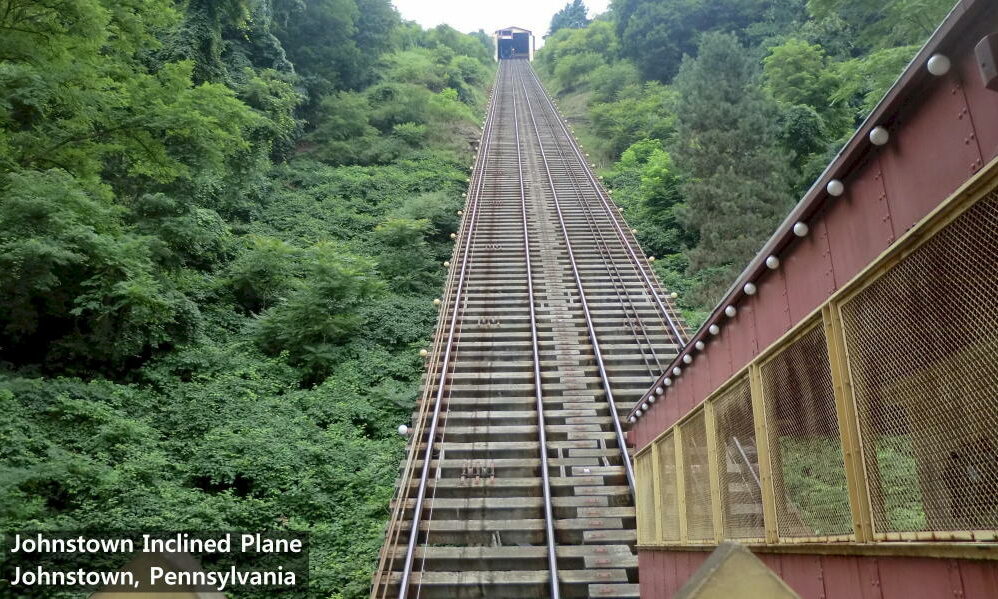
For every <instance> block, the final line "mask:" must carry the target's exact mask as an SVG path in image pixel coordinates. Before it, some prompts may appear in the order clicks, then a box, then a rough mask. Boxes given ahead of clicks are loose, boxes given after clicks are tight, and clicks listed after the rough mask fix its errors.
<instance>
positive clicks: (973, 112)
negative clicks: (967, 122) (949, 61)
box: [954, 31, 998, 162]
mask: <svg viewBox="0 0 998 599" xmlns="http://www.w3.org/2000/svg"><path fill="white" fill-rule="evenodd" d="M983 34H984V32H983V31H980V32H978V33H977V34H976V35H975V36H971V37H970V41H971V43H972V44H973V43H976V42H977V40H978V39H980V38H981V36H983ZM954 70H959V76H960V80H961V81H962V83H963V93H964V98H965V100H966V102H967V105H968V107H969V109H970V110H969V114H965V115H962V116H961V118H962V119H972V122H973V126H974V131H975V133H976V134H977V143H978V145H979V147H980V150H981V154H982V155H983V158H984V162H990V161H991V159H993V158H994V157H995V156H998V92H993V91H991V90H989V89H987V88H986V87H984V83H983V81H982V80H981V75H980V73H979V72H978V68H977V60H976V59H975V57H974V52H973V50H969V51H967V52H966V53H964V54H962V55H961V56H960V58H959V62H957V63H956V64H955V66H954Z"/></svg>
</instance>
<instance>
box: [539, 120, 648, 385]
mask: <svg viewBox="0 0 998 599" xmlns="http://www.w3.org/2000/svg"><path fill="white" fill-rule="evenodd" d="M542 118H543V119H544V121H545V122H547V125H548V127H549V128H550V127H551V121H552V120H557V114H556V115H555V118H554V119H552V118H551V113H550V112H548V111H543V116H542ZM552 137H553V138H554V139H555V140H556V142H555V147H556V148H557V150H558V156H559V158H560V159H561V160H562V161H563V162H564V163H565V165H566V167H567V168H566V172H567V173H568V179H569V180H570V181H571V184H572V188H573V189H574V190H575V195H576V197H578V199H579V206H580V207H581V208H582V211H581V212H582V214H583V216H584V217H585V220H586V225H587V226H588V228H589V233H590V235H591V236H592V239H593V241H594V246H595V247H596V248H597V249H598V250H599V253H600V255H601V256H603V257H604V258H603V264H604V266H606V267H607V268H606V271H607V276H608V278H609V279H610V281H611V282H614V277H616V281H619V285H618V284H614V285H613V290H614V295H616V297H617V303H618V304H619V305H620V306H621V308H622V312H623V314H624V319H625V321H626V322H627V325H628V327H630V329H631V333H633V334H634V338H635V342H636V344H637V346H638V351H640V353H641V359H642V361H643V362H644V363H645V367H646V368H647V369H648V372H649V374H652V375H653V376H656V377H657V376H658V374H659V373H660V372H661V371H662V361H661V360H660V359H659V357H658V353H657V352H656V351H655V345H654V343H653V342H652V340H651V336H650V335H649V334H648V330H647V328H646V327H645V324H644V321H643V320H642V318H641V313H640V311H639V310H638V307H637V305H635V303H634V299H633V298H632V294H631V293H627V285H626V283H625V282H624V274H623V272H622V271H621V269H620V267H619V266H618V264H617V259H616V258H615V257H614V256H613V252H612V251H611V250H610V244H609V243H607V239H606V236H605V235H604V234H603V228H602V227H600V226H599V223H598V222H597V213H596V211H595V210H593V207H592V206H591V205H590V203H589V198H587V197H585V194H584V193H583V190H582V186H581V185H580V184H579V179H578V176H577V173H576V170H575V169H574V168H572V166H573V165H572V164H571V162H570V161H569V157H568V156H567V154H566V153H565V148H564V146H563V145H562V144H561V143H558V142H557V139H556V137H555V136H552ZM628 262H630V261H628ZM628 310H629V311H630V313H629V312H628ZM632 314H633V318H632ZM660 320H661V319H660ZM635 323H637V326H635ZM663 324H664V323H663ZM639 330H640V336H639V334H638V332H639ZM640 337H643V338H644V340H645V343H646V344H647V346H648V352H646V351H645V346H644V345H642V344H641V342H640V341H639V338H640ZM649 352H650V353H651V357H652V359H653V360H654V361H655V365H656V366H657V367H658V370H656V369H655V368H653V367H652V364H651V362H650V361H649V360H648V353H649Z"/></svg>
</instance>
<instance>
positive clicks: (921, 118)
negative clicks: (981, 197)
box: [880, 75, 981, 235]
mask: <svg viewBox="0 0 998 599" xmlns="http://www.w3.org/2000/svg"><path fill="white" fill-rule="evenodd" d="M941 79H943V80H942V81H940V82H939V83H937V84H936V85H934V86H933V87H932V88H931V91H929V92H928V93H926V94H923V95H922V96H921V100H922V101H921V102H920V103H918V104H916V105H913V106H911V107H910V108H909V109H908V110H906V111H905V113H904V114H902V115H901V117H900V118H899V119H897V120H896V121H895V123H894V124H893V125H892V126H891V141H890V143H889V144H888V145H886V146H884V148H883V149H882V150H881V153H880V164H881V168H883V171H884V181H885V184H886V187H887V201H888V202H889V203H890V206H891V219H892V220H893V221H894V227H895V229H896V230H897V231H898V234H899V235H900V233H901V232H903V231H906V230H908V229H909V228H911V226H912V225H914V224H915V223H916V222H918V221H919V220H921V219H922V217H924V216H925V215H926V214H928V213H929V212H931V211H932V209H933V208H935V207H936V206H938V205H939V204H940V203H941V202H942V201H943V200H945V199H946V198H947V197H949V196H950V194H952V193H953V192H954V191H955V190H956V189H957V188H958V187H959V186H960V185H962V184H963V182H964V181H966V180H967V179H968V178H969V177H970V176H972V175H973V174H974V173H975V172H977V170H978V169H979V168H980V160H981V153H980V150H979V149H978V147H977V136H976V134H975V132H974V127H973V124H972V122H971V120H970V119H969V118H967V116H966V115H967V112H968V111H969V109H968V107H967V104H966V102H965V101H964V95H963V91H962V89H961V87H962V86H961V84H960V83H959V82H958V81H957V79H956V76H955V75H947V76H945V77H943V78H941Z"/></svg>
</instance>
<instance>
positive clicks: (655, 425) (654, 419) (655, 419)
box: [644, 395, 669, 434]
mask: <svg viewBox="0 0 998 599" xmlns="http://www.w3.org/2000/svg"><path fill="white" fill-rule="evenodd" d="M663 401H667V400H666V399H664V396H661V395H660V396H659V398H658V399H657V400H655V405H654V407H653V408H652V409H651V410H649V412H648V415H647V416H645V417H644V419H645V420H648V421H649V422H648V424H649V425H650V429H651V431H652V434H655V431H663V430H665V429H666V428H668V427H669V424H668V415H667V414H666V413H665V412H666V410H665V406H663V405H662V402H663Z"/></svg>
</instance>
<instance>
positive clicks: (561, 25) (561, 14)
mask: <svg viewBox="0 0 998 599" xmlns="http://www.w3.org/2000/svg"><path fill="white" fill-rule="evenodd" d="M587 12H588V11H587V10H586V5H585V4H583V3H582V0H571V1H570V2H568V3H567V4H565V7H564V8H562V9H561V10H559V11H558V12H556V13H554V16H553V17H551V26H550V27H549V28H548V35H551V34H552V33H555V32H556V31H558V30H559V29H582V28H583V27H585V26H586V25H588V24H589V17H588V16H587Z"/></svg>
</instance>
